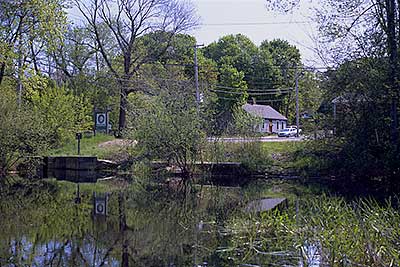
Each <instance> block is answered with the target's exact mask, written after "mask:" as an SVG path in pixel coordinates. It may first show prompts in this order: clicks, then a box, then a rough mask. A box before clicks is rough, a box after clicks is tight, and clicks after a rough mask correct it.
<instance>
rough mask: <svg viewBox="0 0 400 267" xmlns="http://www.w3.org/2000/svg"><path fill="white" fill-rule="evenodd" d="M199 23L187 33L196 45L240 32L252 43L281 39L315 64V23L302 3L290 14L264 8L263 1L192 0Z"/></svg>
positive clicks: (307, 62)
mask: <svg viewBox="0 0 400 267" xmlns="http://www.w3.org/2000/svg"><path fill="white" fill-rule="evenodd" d="M193 3H194V4H195V6H196V8H197V11H198V15H199V16H200V22H201V25H200V26H199V28H198V29H196V30H194V31H192V32H191V34H193V35H194V36H195V37H196V39H197V42H198V43H199V44H205V45H207V44H209V43H211V42H213V41H217V40H218V39H219V38H220V37H222V36H224V35H227V34H237V33H242V34H244V35H246V36H247V37H249V38H250V39H251V40H252V41H253V42H254V43H255V44H256V45H259V44H260V43H261V42H262V41H264V40H273V39H277V38H280V39H284V40H287V41H288V42H289V43H291V44H293V45H295V46H296V47H297V48H298V49H299V50H300V52H301V54H302V58H303V63H305V64H308V65H315V64H318V63H319V59H318V57H317V55H316V54H315V53H314V52H313V47H314V46H315V45H314V41H313V38H314V37H315V36H316V25H315V24H314V23H313V22H312V20H311V19H310V18H309V17H310V14H309V6H307V5H306V4H303V5H302V6H300V7H299V8H298V9H296V10H294V11H293V12H292V13H288V14H282V13H279V12H277V11H275V12H270V11H268V10H267V8H266V6H265V3H266V0H193Z"/></svg>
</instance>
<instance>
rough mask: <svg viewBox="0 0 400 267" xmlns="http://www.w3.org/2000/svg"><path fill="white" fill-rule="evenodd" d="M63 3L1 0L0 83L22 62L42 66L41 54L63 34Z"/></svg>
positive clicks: (56, 1)
mask: <svg viewBox="0 0 400 267" xmlns="http://www.w3.org/2000/svg"><path fill="white" fill-rule="evenodd" d="M63 5H64V0H34V1H28V0H20V1H14V0H12V1H9V0H0V55H1V56H0V83H1V82H2V81H3V78H4V76H5V74H6V73H7V72H8V73H9V74H10V75H14V74H16V73H15V72H16V71H20V69H22V66H24V65H25V66H26V65H31V67H32V68H33V69H34V70H35V71H36V72H37V71H39V70H40V69H41V66H42V65H43V57H42V56H43V54H44V53H45V52H48V51H50V50H53V49H54V48H55V46H56V44H57V42H58V41H59V40H60V38H59V37H60V36H62V32H63V30H64V26H65V23H66V16H65V12H64V10H63ZM15 61H17V62H18V64H13V63H15ZM14 65H18V66H19V68H18V69H16V68H15V66H14ZM7 70H8V71H7Z"/></svg>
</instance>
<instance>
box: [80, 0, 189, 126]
mask: <svg viewBox="0 0 400 267" xmlns="http://www.w3.org/2000/svg"><path fill="white" fill-rule="evenodd" d="M75 4H76V6H77V7H78V9H79V10H80V11H81V13H82V15H83V16H84V17H85V19H86V21H87V22H88V24H89V26H90V28H91V30H92V31H93V33H94V36H95V38H96V43H97V46H98V49H99V51H100V53H101V55H102V57H103V59H104V61H105V63H106V65H107V66H108V68H109V70H110V72H111V73H112V75H113V77H114V78H115V79H116V80H117V81H118V83H119V86H120V104H119V130H120V131H121V130H123V129H124V128H125V125H126V107H127V95H128V94H129V93H131V92H134V91H137V90H139V89H138V88H136V87H134V86H132V85H131V82H132V79H133V78H134V76H135V75H136V74H137V72H138V70H139V69H140V67H141V66H142V65H143V64H145V63H150V62H153V61H156V60H157V59H158V58H159V57H160V56H161V55H163V54H164V53H165V52H166V51H167V50H168V47H169V44H170V43H171V40H172V38H173V37H174V36H175V35H176V34H177V33H180V32H183V31H186V30H189V29H191V28H193V27H194V26H196V25H197V18H196V17H195V14H194V8H193V6H192V5H191V4H190V3H188V2H180V1H178V0H117V1H110V0H90V1H87V2H82V1H78V0H75ZM101 27H105V28H107V30H108V31H109V32H110V36H111V37H112V39H113V41H114V42H115V43H116V45H117V49H118V56H117V57H113V55H110V53H109V50H108V49H107V43H105V42H104V40H103V39H102V38H101V37H102V36H101ZM150 33H152V34H151V35H150ZM152 39H153V40H152ZM146 42H147V43H148V42H152V44H153V47H152V48H153V49H143V46H144V45H145V43H146Z"/></svg>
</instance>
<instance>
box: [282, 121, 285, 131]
mask: <svg viewBox="0 0 400 267" xmlns="http://www.w3.org/2000/svg"><path fill="white" fill-rule="evenodd" d="M284 128H285V126H283V121H282V129H284Z"/></svg>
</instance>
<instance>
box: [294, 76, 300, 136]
mask: <svg viewBox="0 0 400 267" xmlns="http://www.w3.org/2000/svg"><path fill="white" fill-rule="evenodd" d="M295 76H296V127H297V132H296V136H297V137H299V73H298V71H297V68H296V74H295Z"/></svg>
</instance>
